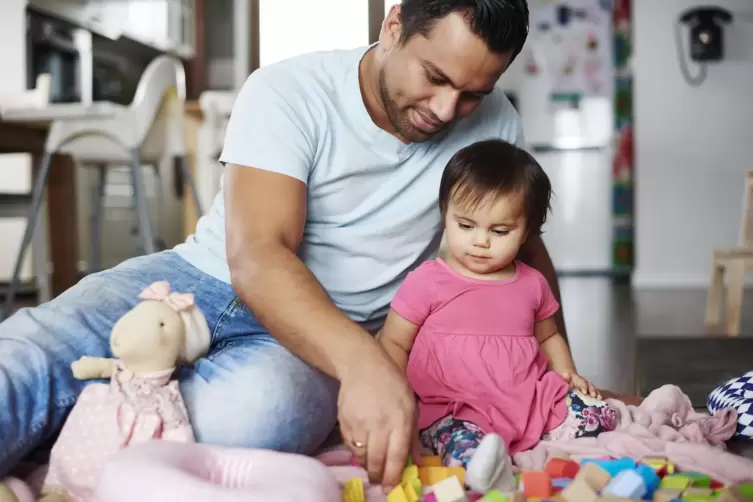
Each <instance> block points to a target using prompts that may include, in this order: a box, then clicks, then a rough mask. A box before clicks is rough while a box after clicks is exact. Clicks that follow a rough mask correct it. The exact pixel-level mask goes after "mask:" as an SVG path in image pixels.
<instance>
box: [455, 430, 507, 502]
mask: <svg viewBox="0 0 753 502" xmlns="http://www.w3.org/2000/svg"><path fill="white" fill-rule="evenodd" d="M466 478H467V480H468V486H470V487H471V489H472V490H474V491H476V492H479V493H486V492H488V491H489V490H499V491H500V492H502V493H505V492H512V491H515V476H514V475H513V473H512V460H511V459H510V455H508V454H507V449H506V448H505V442H504V441H503V440H502V438H501V437H499V436H498V435H497V434H487V435H486V436H484V438H483V439H482V440H481V443H479V445H478V448H476V451H475V452H474V454H473V458H471V460H470V461H469V462H468V467H467V469H466Z"/></svg>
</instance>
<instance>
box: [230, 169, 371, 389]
mask: <svg viewBox="0 0 753 502" xmlns="http://www.w3.org/2000/svg"><path fill="white" fill-rule="evenodd" d="M224 196H225V204H226V235H227V242H226V250H227V257H228V263H229V265H230V276H231V281H232V284H233V287H234V288H235V290H236V291H237V292H238V296H239V297H240V298H241V299H242V300H243V301H244V303H246V304H247V305H248V306H249V307H250V308H251V310H252V311H253V312H254V315H255V316H256V317H257V319H258V320H259V322H260V323H261V324H262V325H263V326H264V327H265V328H266V329H267V330H269V332H270V333H271V334H272V335H273V336H274V337H275V338H277V339H278V340H279V341H280V343H281V344H283V345H284V346H286V347H287V348H288V349H290V350H291V351H292V352H294V353H296V354H298V355H299V356H300V357H301V358H303V359H304V360H306V361H307V362H309V363H310V364H311V365H313V366H315V367H317V368H319V369H320V370H322V371H324V372H325V373H327V374H328V375H330V376H332V377H335V378H342V377H343V372H344V371H346V368H348V367H349V366H351V365H352V363H353V362H354V357H353V355H354V354H361V355H363V356H365V357H370V356H372V355H373V353H376V352H377V347H378V346H377V343H376V342H375V340H374V339H373V337H372V336H371V335H370V334H369V333H368V332H366V331H365V330H364V329H363V328H361V327H360V326H359V325H358V324H356V323H355V322H353V321H352V320H350V319H349V318H348V317H347V316H346V315H345V314H344V313H343V312H342V311H341V310H339V309H338V308H337V307H336V306H335V305H334V304H333V303H332V301H331V300H330V298H329V296H328V295H327V293H326V292H325V291H324V289H323V288H322V286H321V285H320V284H319V282H318V281H317V280H316V278H315V277H314V275H313V274H312V273H311V271H309V269H308V268H307V267H306V266H305V265H304V264H303V262H301V260H300V259H299V258H298V256H297V252H298V247H299V245H300V243H301V239H302V236H303V228H304V221H305V215H306V185H305V184H304V183H303V182H301V181H299V180H297V179H295V178H292V177H290V176H286V175H282V174H278V173H273V172H269V171H264V170H261V169H255V168H251V167H245V166H238V165H232V164H231V165H228V166H227V168H226V173H225V194H224Z"/></svg>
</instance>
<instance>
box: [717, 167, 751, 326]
mask: <svg viewBox="0 0 753 502" xmlns="http://www.w3.org/2000/svg"><path fill="white" fill-rule="evenodd" d="M749 269H753V170H750V171H748V173H747V176H746V178H745V192H744V195H743V217H742V225H741V227H740V245H739V246H738V247H736V248H719V249H715V250H714V261H713V270H712V275H711V284H710V286H709V291H708V299H707V304H706V326H707V327H708V329H709V330H712V331H713V330H716V329H718V327H719V324H720V322H721V314H722V303H723V293H724V282H725V281H724V275H725V273H727V312H726V319H725V323H724V330H723V331H724V333H725V334H726V335H728V336H739V335H740V320H741V317H742V306H743V291H744V289H745V271H746V270H749Z"/></svg>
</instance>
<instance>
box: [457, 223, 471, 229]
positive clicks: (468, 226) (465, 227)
mask: <svg viewBox="0 0 753 502" xmlns="http://www.w3.org/2000/svg"><path fill="white" fill-rule="evenodd" d="M458 226H459V227H460V228H462V229H463V230H470V229H471V226H470V225H469V224H467V223H458Z"/></svg>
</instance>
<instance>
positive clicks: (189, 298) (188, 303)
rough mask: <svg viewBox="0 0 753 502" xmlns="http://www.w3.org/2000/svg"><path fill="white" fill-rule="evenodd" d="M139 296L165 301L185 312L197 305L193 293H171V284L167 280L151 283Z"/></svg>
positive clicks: (173, 307)
mask: <svg viewBox="0 0 753 502" xmlns="http://www.w3.org/2000/svg"><path fill="white" fill-rule="evenodd" d="M139 298H141V299H142V300H157V301H162V302H165V303H167V304H168V305H169V306H170V307H171V308H172V309H173V310H175V311H176V312H185V311H187V310H190V309H191V308H193V307H194V305H195V303H194V296H193V294H192V293H171V292H170V284H169V283H168V282H167V281H158V282H155V283H154V284H151V285H149V286H148V287H147V288H146V289H145V290H144V291H142V292H141V294H140V295H139Z"/></svg>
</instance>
